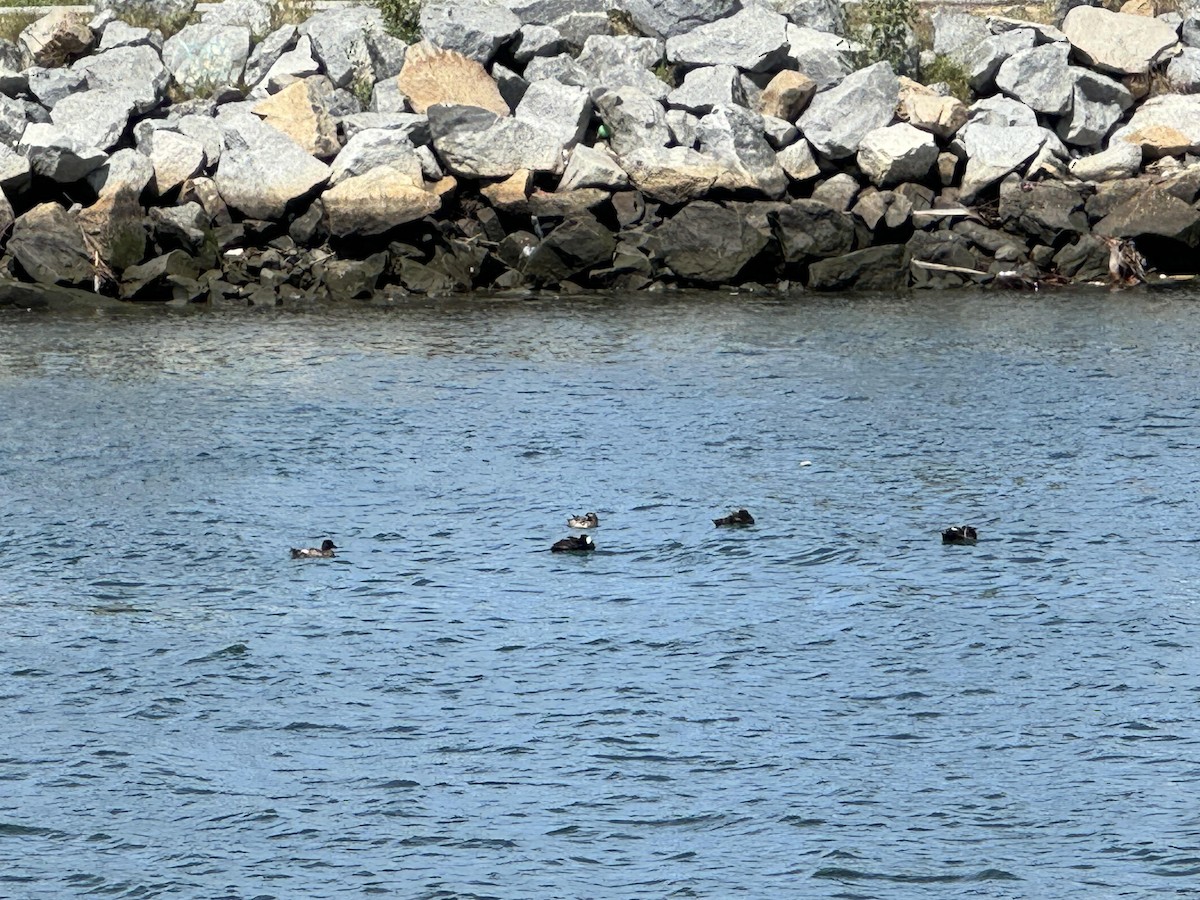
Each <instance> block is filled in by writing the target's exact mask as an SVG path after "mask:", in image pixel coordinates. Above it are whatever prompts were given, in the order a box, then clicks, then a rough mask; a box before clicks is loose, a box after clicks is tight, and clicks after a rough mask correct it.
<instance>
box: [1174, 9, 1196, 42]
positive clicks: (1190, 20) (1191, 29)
mask: <svg viewBox="0 0 1200 900" xmlns="http://www.w3.org/2000/svg"><path fill="white" fill-rule="evenodd" d="M1179 37H1180V39H1181V40H1182V41H1183V43H1184V44H1185V45H1186V46H1188V47H1200V10H1197V9H1193V10H1191V11H1190V12H1189V13H1188V14H1187V17H1186V18H1185V19H1184V20H1183V24H1182V25H1180V26H1179Z"/></svg>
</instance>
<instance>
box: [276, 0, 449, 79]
mask: <svg viewBox="0 0 1200 900" xmlns="http://www.w3.org/2000/svg"><path fill="white" fill-rule="evenodd" d="M463 8H464V9H465V8H468V7H466V6H464V7H463ZM385 30H386V29H385V28H384V25H383V19H382V17H381V16H380V14H379V10H378V9H375V8H374V7H368V6H346V7H341V8H334V9H326V10H322V11H321V12H318V13H317V14H316V15H314V16H312V17H311V18H310V19H309V20H308V21H306V22H305V23H304V24H303V25H301V26H300V31H301V33H302V34H306V35H308V38H309V40H311V41H312V50H313V56H314V57H315V58H316V59H317V61H318V62H319V63H320V64H321V66H322V67H323V68H324V69H325V74H326V75H327V76H329V80H330V81H332V82H333V86H334V87H339V88H341V87H346V86H348V85H349V84H350V83H351V82H352V81H353V80H354V78H355V76H356V75H357V74H359V73H362V72H369V71H370V69H371V55H370V53H369V52H368V50H367V42H366V41H365V40H364V35H366V34H369V33H374V34H382V33H384V31H385Z"/></svg>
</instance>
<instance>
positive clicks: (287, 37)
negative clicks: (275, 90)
mask: <svg viewBox="0 0 1200 900" xmlns="http://www.w3.org/2000/svg"><path fill="white" fill-rule="evenodd" d="M297 35H298V32H297V31H296V26H295V25H281V26H279V27H278V28H276V29H275V30H274V31H272V32H271V33H270V34H268V35H267V36H266V37H265V38H263V39H262V40H261V41H260V42H259V43H258V44H256V45H255V47H254V49H253V50H252V51H250V56H249V58H248V59H247V60H246V69H245V73H244V74H243V76H242V77H243V79H244V80H245V83H246V86H247V87H250V88H253V87H255V86H256V85H257V84H258V83H259V82H260V81H262V80H263V78H265V77H266V74H267V72H269V71H270V70H271V67H272V66H274V65H275V63H277V62H279V58H280V57H281V56H283V54H285V53H286V52H287V51H289V50H291V49H293V48H295V46H296V37H297ZM310 46H311V45H310ZM309 59H310V60H311V59H312V53H311V50H310V52H309ZM310 74H313V75H315V74H316V72H315V71H314V72H312V73H310Z"/></svg>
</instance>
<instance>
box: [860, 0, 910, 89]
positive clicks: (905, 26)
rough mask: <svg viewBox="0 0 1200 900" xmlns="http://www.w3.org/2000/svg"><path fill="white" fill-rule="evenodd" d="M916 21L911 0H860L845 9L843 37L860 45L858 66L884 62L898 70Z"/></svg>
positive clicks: (905, 63)
mask: <svg viewBox="0 0 1200 900" xmlns="http://www.w3.org/2000/svg"><path fill="white" fill-rule="evenodd" d="M916 21H917V10H916V6H915V4H914V3H913V2H912V0H862V2H861V3H857V4H855V5H854V6H852V7H849V8H848V9H847V15H846V36H847V37H849V38H850V39H851V40H853V41H855V42H856V43H858V44H859V45H860V46H861V48H862V49H861V50H860V51H859V52H858V53H856V54H855V56H856V57H858V58H857V59H855V60H854V62H855V63H856V64H857V66H858V67H859V68H862V67H863V66H869V65H871V64H873V63H877V62H886V63H889V64H891V67H892V68H893V69H894V70H895V71H897V72H902V71H904V69H905V68H906V67H907V60H908V53H909V35H911V34H912V29H913V26H914V25H915V24H916Z"/></svg>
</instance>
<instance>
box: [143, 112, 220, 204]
mask: <svg viewBox="0 0 1200 900" xmlns="http://www.w3.org/2000/svg"><path fill="white" fill-rule="evenodd" d="M139 149H140V150H141V151H142V152H143V153H145V154H146V156H147V157H148V158H149V159H150V165H151V166H152V167H153V168H154V179H153V181H152V187H153V188H154V192H155V193H156V194H158V195H159V196H160V197H161V196H163V195H164V194H166V193H168V192H170V191H173V190H174V189H175V188H177V187H179V186H180V185H181V184H183V183H184V182H185V181H187V180H188V179H189V178H191V177H193V176H194V175H197V174H198V173H199V172H200V170H201V169H202V168H203V167H204V161H205V153H204V145H203V144H201V143H200V142H199V141H197V140H196V139H195V138H190V137H188V136H187V135H185V134H180V133H179V132H177V131H170V130H168V129H165V128H163V129H159V130H158V131H156V132H154V135H153V137H152V138H151V139H150V140H148V141H145V142H143V144H142V145H141V146H140V147H139Z"/></svg>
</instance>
